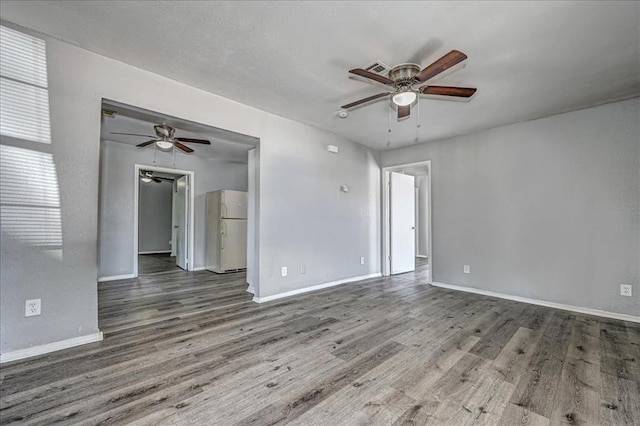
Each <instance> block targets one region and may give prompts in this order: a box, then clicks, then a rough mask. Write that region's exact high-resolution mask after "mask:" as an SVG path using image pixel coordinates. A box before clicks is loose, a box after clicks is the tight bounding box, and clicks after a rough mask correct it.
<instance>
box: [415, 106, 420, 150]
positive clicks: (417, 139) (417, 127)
mask: <svg viewBox="0 0 640 426" xmlns="http://www.w3.org/2000/svg"><path fill="white" fill-rule="evenodd" d="M417 106H418V113H417V114H416V120H417V124H416V140H415V141H414V142H415V143H418V142H419V141H420V99H418V105H417Z"/></svg>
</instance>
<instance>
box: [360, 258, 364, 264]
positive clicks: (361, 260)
mask: <svg viewBox="0 0 640 426" xmlns="http://www.w3.org/2000/svg"><path fill="white" fill-rule="evenodd" d="M360 264H361V265H364V257H361V258H360Z"/></svg>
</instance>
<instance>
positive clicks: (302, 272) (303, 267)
mask: <svg viewBox="0 0 640 426" xmlns="http://www.w3.org/2000/svg"><path fill="white" fill-rule="evenodd" d="M300 273H301V274H306V273H307V267H306V266H305V265H300Z"/></svg>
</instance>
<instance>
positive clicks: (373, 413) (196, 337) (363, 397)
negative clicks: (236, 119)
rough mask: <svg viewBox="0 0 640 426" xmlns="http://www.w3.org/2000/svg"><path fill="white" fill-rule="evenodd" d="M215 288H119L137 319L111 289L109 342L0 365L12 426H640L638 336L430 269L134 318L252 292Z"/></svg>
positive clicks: (4, 414)
mask: <svg viewBox="0 0 640 426" xmlns="http://www.w3.org/2000/svg"><path fill="white" fill-rule="evenodd" d="M210 275H211V274H210V273H208V272H197V273H191V274H187V273H185V275H184V276H182V277H178V276H175V277H174V276H173V275H171V276H162V278H159V277H158V280H160V281H162V283H163V284H162V285H161V283H160V282H158V281H156V282H152V281H148V282H145V281H144V280H143V281H142V282H140V281H131V282H129V283H127V282H124V281H123V282H120V283H118V285H119V286H120V287H121V288H120V290H125V289H126V288H127V284H130V285H131V289H129V290H128V292H129V293H127V294H128V296H126V297H125V299H126V300H131V302H130V303H128V304H127V305H123V303H124V300H123V299H121V298H119V297H118V296H117V294H118V291H113V292H110V290H112V289H108V290H106V289H105V288H104V287H103V286H101V287H100V295H99V297H100V303H101V310H102V309H106V310H108V311H109V314H108V315H106V314H105V315H103V316H102V321H103V322H102V326H103V327H105V331H106V333H105V334H106V335H105V340H104V341H102V342H97V343H92V344H89V345H85V346H81V347H76V348H72V349H68V350H64V351H60V352H56V353H52V354H48V355H44V356H40V357H37V358H32V359H29V360H25V361H22V362H15V363H11V364H6V365H3V367H2V371H1V373H0V374H1V377H0V379H1V384H0V391H1V392H2V399H1V402H0V410H1V411H0V418H1V421H2V423H3V424H14V423H15V424H18V423H20V424H34V425H39V424H42V425H44V424H88V425H90V424H129V423H131V424H137V425H177V424H195V425H199V424H204V425H234V424H238V425H279V424H292V425H305V426H306V425H331V426H334V425H410V424H434V425H445V424H453V425H463V424H474V425H476V424H488V425H496V424H500V425H546V424H580V425H585V424H593V425H629V424H638V422H639V421H640V420H639V419H640V362H638V360H639V359H640V353H639V351H640V325H638V324H634V323H625V322H622V321H617V320H609V319H604V318H597V317H592V316H588V315H582V314H576V313H572V312H567V311H561V310H555V309H550V308H545V307H539V306H533V305H526V304H522V303H517V302H512V301H506V300H501V299H495V298H490V297H485V296H480V295H474V294H469V293H461V292H455V291H451V290H445V289H440V288H435V287H430V286H428V285H425V284H422V282H423V281H424V277H423V276H424V270H423V269H421V270H419V271H417V272H415V273H408V274H403V275H400V276H395V277H392V278H376V279H370V280H366V281H361V282H358V283H352V284H346V285H343V286H339V287H334V288H330V289H326V290H323V291H318V292H314V293H309V294H306V295H301V296H296V297H292V298H289V299H283V300H279V301H274V302H270V303H266V304H261V305H258V304H255V303H253V302H249V301H244V302H242V303H239V304H236V305H234V306H230V307H225V308H219V309H211V310H204V311H202V312H196V313H187V311H185V310H183V309H181V308H180V307H177V308H176V309H175V310H174V311H173V313H172V314H169V315H167V316H164V315H160V317H161V318H162V319H161V320H159V321H156V322H152V323H146V321H145V320H144V315H138V314H137V313H136V312H142V311H144V312H147V313H148V314H149V315H151V314H150V312H154V314H155V311H153V310H149V309H150V306H149V304H147V303H146V301H147V300H149V301H150V300H152V299H153V298H154V297H155V296H154V295H153V294H154V292H157V291H160V292H163V291H164V292H165V293H166V294H172V297H173V300H176V301H178V300H180V298H181V297H182V295H184V297H185V298H186V300H189V302H187V303H183V306H188V305H189V304H190V303H193V304H194V305H197V306H200V305H199V304H198V303H196V302H195V300H194V298H196V299H197V297H203V298H207V297H208V296H209V295H214V294H217V293H216V285H224V286H226V287H227V288H230V287H233V285H234V283H235V284H236V285H238V286H241V287H242V289H243V290H244V275H243V274H234V275H233V276H227V279H229V281H228V282H225V283H224V284H220V282H219V281H218V280H217V279H218V278H220V277H216V278H217V279H216V280H213V281H209V280H210V279H211V278H210ZM153 281H155V280H153ZM207 283H208V284H207ZM190 287H191V288H193V292H196V293H197V294H199V296H194V293H193V292H192V291H189V290H185V289H188V288H190ZM160 288H164V290H160ZM168 288H170V289H171V290H166V289H168ZM113 290H115V289H113ZM183 290H184V291H183ZM200 292H201V293H200ZM220 294H222V292H221V293H220ZM134 295H136V296H138V299H137V301H136V302H133V300H135V297H134ZM203 300H204V299H203ZM207 300H208V303H217V302H216V301H215V300H216V299H215V297H214V298H212V299H207ZM167 303H168V302H167ZM178 303H182V302H178ZM151 305H153V303H151ZM173 309H174V307H171V306H168V305H167V306H163V307H156V311H161V310H163V311H165V312H167V311H172V310H173ZM105 312H106V311H105ZM107 316H108V318H107ZM160 317H159V318H160ZM123 318H127V319H123ZM135 318H137V321H138V324H137V325H136V321H133V322H131V323H129V321H130V320H131V319H135ZM107 321H111V323H110V324H111V325H108V324H109V322H107ZM123 324H127V327H123ZM108 330H111V331H108Z"/></svg>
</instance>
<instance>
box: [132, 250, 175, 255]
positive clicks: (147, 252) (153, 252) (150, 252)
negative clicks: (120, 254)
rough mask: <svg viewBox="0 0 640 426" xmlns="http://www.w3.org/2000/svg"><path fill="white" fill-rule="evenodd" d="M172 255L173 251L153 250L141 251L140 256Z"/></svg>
mask: <svg viewBox="0 0 640 426" xmlns="http://www.w3.org/2000/svg"><path fill="white" fill-rule="evenodd" d="M163 253H171V250H151V251H139V252H138V254H163Z"/></svg>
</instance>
